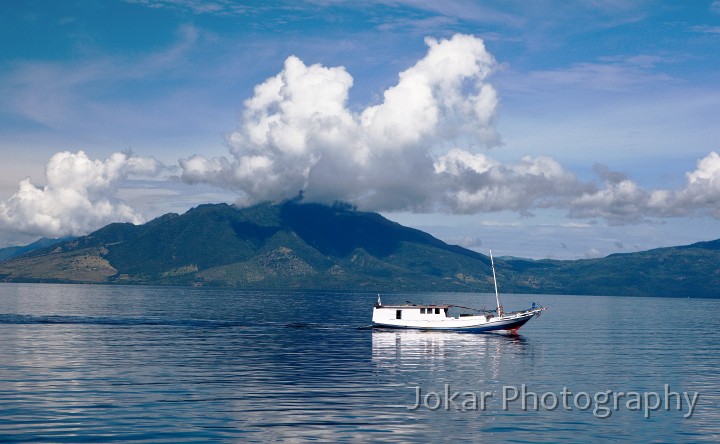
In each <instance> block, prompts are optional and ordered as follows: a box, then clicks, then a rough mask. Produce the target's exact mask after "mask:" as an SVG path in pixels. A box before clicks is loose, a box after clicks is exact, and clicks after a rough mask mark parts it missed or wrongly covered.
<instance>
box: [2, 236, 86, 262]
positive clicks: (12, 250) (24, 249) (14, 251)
mask: <svg viewBox="0 0 720 444" xmlns="http://www.w3.org/2000/svg"><path fill="white" fill-rule="evenodd" d="M69 239H72V237H63V238H57V239H51V238H47V237H43V238H40V239H38V240H36V241H35V242H33V243H31V244H28V245H23V246H18V247H6V248H0V261H4V260H8V259H12V258H14V257H18V256H20V255H23V254H25V253H28V252H30V251H33V250H37V249H40V248H44V247H47V246H49V245H53V244H57V243H58V242H62V241H66V240H69Z"/></svg>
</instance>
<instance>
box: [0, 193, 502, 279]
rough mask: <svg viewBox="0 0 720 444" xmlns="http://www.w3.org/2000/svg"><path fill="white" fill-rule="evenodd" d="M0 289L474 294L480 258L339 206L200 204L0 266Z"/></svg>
mask: <svg viewBox="0 0 720 444" xmlns="http://www.w3.org/2000/svg"><path fill="white" fill-rule="evenodd" d="M0 280H4V281H11V282H87V283H132V284H166V285H209V286H237V287H244V288H335V289H363V288H368V289H372V291H377V290H381V291H386V290H389V289H428V290H480V291H489V290H490V288H491V284H492V281H491V278H490V267H489V260H488V259H487V257H485V256H483V255H481V254H479V253H476V252H473V251H470V250H466V249H464V248H461V247H457V246H452V245H447V244H445V243H444V242H442V241H440V240H438V239H436V238H434V237H432V236H430V235H429V234H427V233H424V232H422V231H419V230H415V229H411V228H407V227H403V226H401V225H399V224H397V223H395V222H391V221H389V220H387V219H385V218H384V217H382V216H380V215H379V214H376V213H365V212H359V211H354V210H352V209H351V208H348V207H346V206H341V205H338V206H334V207H329V206H324V205H317V204H299V203H295V202H285V203H283V204H269V203H265V204H259V205H256V206H253V207H249V208H244V209H238V208H235V207H233V206H230V205H226V204H209V205H201V206H199V207H196V208H193V209H191V210H189V211H188V212H187V213H185V214H183V215H177V214H166V215H164V216H162V217H160V218H158V219H155V220H152V221H150V222H148V223H146V224H144V225H132V224H129V223H115V224H110V225H108V226H106V227H104V228H101V229H100V230H98V231H95V232H93V233H91V234H89V235H87V236H83V237H79V238H76V239H73V240H70V241H67V242H61V243H59V244H56V245H54V246H51V247H48V248H45V249H40V250H36V251H33V252H31V253H28V254H26V255H24V256H22V257H18V258H15V259H11V260H9V261H5V262H1V263H0Z"/></svg>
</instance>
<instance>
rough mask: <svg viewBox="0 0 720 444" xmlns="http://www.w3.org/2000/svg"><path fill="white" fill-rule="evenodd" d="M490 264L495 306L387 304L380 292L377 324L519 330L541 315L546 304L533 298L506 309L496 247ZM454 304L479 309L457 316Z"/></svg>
mask: <svg viewBox="0 0 720 444" xmlns="http://www.w3.org/2000/svg"><path fill="white" fill-rule="evenodd" d="M490 265H491V267H492V273H493V282H494V284H495V302H496V304H497V305H496V308H495V310H478V309H474V308H469V307H462V306H459V305H452V304H412V303H410V302H408V303H406V304H403V305H384V304H383V303H382V300H381V298H380V295H379V294H378V299H377V302H376V303H375V305H374V307H373V316H372V322H373V327H380V328H398V329H419V330H446V331H448V330H449V331H461V332H471V333H479V332H498V333H510V334H516V333H517V331H518V329H519V328H520V327H522V326H523V325H525V323H527V322H528V321H529V320H530V319H532V318H533V317H536V316H540V314H541V313H542V312H543V311H544V310H546V307H541V306H537V305H535V303H534V302H533V303H532V306H531V307H530V308H528V309H527V310H520V311H513V312H505V311H504V310H503V307H502V305H500V296H499V294H498V285H497V277H496V275H495V261H494V260H493V256H492V250H491V251H490ZM451 308H459V309H465V310H471V311H474V312H475V313H460V314H459V315H458V316H456V317H453V316H450V309H451Z"/></svg>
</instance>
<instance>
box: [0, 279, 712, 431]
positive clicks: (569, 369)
mask: <svg viewBox="0 0 720 444" xmlns="http://www.w3.org/2000/svg"><path fill="white" fill-rule="evenodd" d="M375 297H376V296H375V295H374V294H371V293H368V294H357V293H310V292H245V291H236V290H211V289H189V288H158V287H117V286H75V285H41V284H0V441H11V442H12V441H26V442H44V441H45V442H78V441H85V442H97V441H118V442H128V441H147V442H188V441H190V442H207V441H242V442H268V441H293V442H297V441H310V440H316V441H330V442H343V441H352V442H366V441H374V442H445V441H451V440H455V441H458V440H459V441H469V442H487V441H494V442H526V441H536V442H563V441H566V442H582V441H586V442H587V441H597V440H603V441H613V440H617V441H638V442H640V441H641V442H692V441H711V442H717V441H718V440H720V409H719V408H718V407H719V401H720V376H719V375H720V373H719V372H718V370H717V369H718V364H719V363H720V362H719V361H720V358H719V356H720V353H719V352H720V332H718V320H717V317H716V313H718V312H719V311H720V301H717V300H697V299H658V298H621V297H587V296H546V295H543V296H539V295H533V296H529V295H507V296H505V297H504V298H503V304H504V305H505V307H506V308H507V309H519V308H527V307H529V306H530V304H531V303H532V302H533V301H536V302H538V303H539V304H542V305H546V306H549V307H550V309H549V310H548V311H546V312H545V313H544V314H543V315H542V316H541V317H539V318H536V319H533V320H531V321H530V322H529V323H528V324H527V325H526V326H524V327H523V328H522V329H521V330H520V332H521V334H520V335H519V336H517V337H507V336H502V335H495V334H458V333H439V332H412V331H405V332H394V331H377V330H372V329H368V328H365V327H366V326H367V325H368V324H369V319H370V316H371V309H372V304H373V303H374V302H375ZM406 299H410V300H412V301H413V302H427V303H429V302H453V303H456V304H459V305H467V306H478V305H481V304H482V303H483V301H485V303H487V304H488V305H491V304H492V303H493V299H494V297H493V296H492V295H486V296H483V295H471V294H440V293H425V294H413V295H406V294H402V295H385V296H384V297H383V302H385V303H400V302H404V301H405V300H406ZM523 384H524V385H525V389H526V392H533V393H535V394H536V395H537V398H540V397H543V396H544V398H543V400H544V401H545V404H539V405H538V408H537V409H535V408H534V405H533V398H532V396H531V395H526V396H525V399H526V401H527V404H528V405H526V408H523V406H522V405H521V402H520V400H517V401H510V400H509V399H510V398H511V397H512V396H511V395H513V394H514V393H515V392H514V391H513V390H515V391H518V392H519V391H520V390H521V389H522V385H523ZM666 386H667V388H668V390H670V391H673V392H678V393H681V394H682V393H685V392H687V393H689V394H692V393H695V392H698V393H699V398H698V401H697V404H696V405H695V407H694V412H693V415H692V417H690V418H685V417H684V416H685V415H687V414H688V413H689V404H688V402H686V401H685V399H682V405H681V409H678V408H676V407H677V405H676V399H677V398H672V397H671V398H670V401H671V402H670V405H666V404H665V402H664V399H663V400H662V401H661V405H660V406H659V410H653V411H649V412H647V413H648V414H647V415H646V412H645V411H644V410H643V407H644V405H643V406H641V408H640V410H639V411H636V410H637V409H633V407H637V405H635V404H631V405H630V406H629V407H628V405H627V404H626V401H627V398H619V399H618V408H617V409H614V408H613V407H614V406H613V404H612V400H611V401H609V402H608V403H605V404H604V407H606V409H603V408H602V407H603V403H602V401H603V399H602V398H600V399H598V400H597V402H596V400H595V399H594V398H595V397H596V396H597V393H601V392H606V391H608V390H609V391H611V392H608V395H609V396H614V395H615V394H617V393H619V392H632V391H636V392H638V394H639V396H650V398H648V399H649V401H650V402H651V403H652V401H654V398H652V395H650V393H658V394H659V395H660V396H661V397H662V396H664V390H665V388H666ZM446 387H447V391H448V394H449V395H452V394H453V393H454V392H457V393H458V395H457V396H456V398H454V399H452V400H450V401H448V402H447V408H446V399H445V393H444V392H445V390H446ZM418 390H419V391H420V393H421V395H420V398H421V405H420V406H419V407H418V408H417V409H413V408H412V406H413V404H415V399H416V392H417V391H418ZM563 390H566V392H569V393H570V394H566V395H565V396H566V397H565V401H567V404H568V405H567V407H569V409H568V408H566V406H565V405H563ZM580 392H585V393H587V397H585V396H584V395H582V394H579V393H580ZM484 393H490V395H487V396H485V398H484V399H485V401H486V403H485V404H484V405H479V404H478V405H475V406H473V405H472V403H471V402H470V401H471V400H472V396H471V395H472V394H474V396H476V397H477V398H478V401H479V400H480V398H482V397H483V394H484ZM426 396H427V398H425V397H426ZM575 396H579V397H578V398H577V400H576V399H575ZM503 398H506V400H507V405H506V408H505V409H503V406H502V401H503ZM553 398H554V399H556V400H557V401H558V403H559V404H558V405H557V406H556V407H555V408H554V409H551V408H550V407H551V406H552V400H553ZM425 401H427V402H425ZM463 401H467V404H466V405H465V406H463V405H462V403H463ZM576 401H577V402H576ZM436 402H437V403H439V404H440V405H439V406H438V408H437V409H433V407H435V403H436ZM585 404H590V405H589V406H588V408H587V409H586V410H581V408H582V407H585ZM464 407H467V408H464ZM473 407H474V408H473ZM596 407H600V409H599V410H596ZM665 407H669V408H668V409H667V410H666V409H665ZM608 409H609V410H610V415H607V411H606V410H608ZM604 413H605V414H604ZM602 416H607V417H604V418H603V417H602ZM646 416H649V417H647V418H646Z"/></svg>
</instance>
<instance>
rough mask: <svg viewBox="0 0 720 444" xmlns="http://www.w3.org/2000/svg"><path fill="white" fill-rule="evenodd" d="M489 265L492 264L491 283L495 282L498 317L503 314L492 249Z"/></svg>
mask: <svg viewBox="0 0 720 444" xmlns="http://www.w3.org/2000/svg"><path fill="white" fill-rule="evenodd" d="M490 265H491V266H492V272H493V283H494V284H495V302H497V314H498V317H500V316H502V314H503V309H502V305H500V296H498V288H497V277H495V261H494V260H493V255H492V249H491V250H490Z"/></svg>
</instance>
